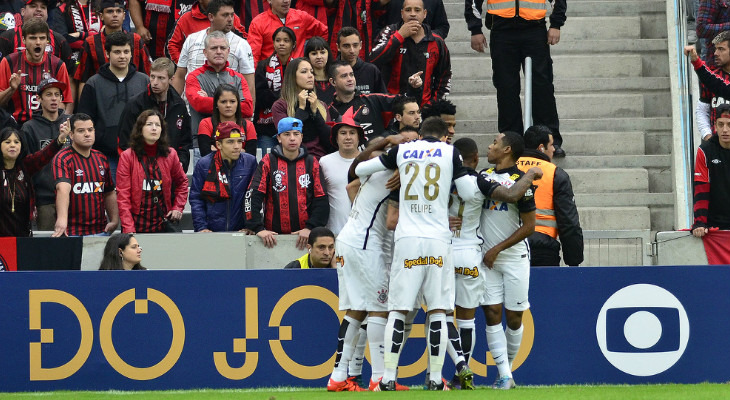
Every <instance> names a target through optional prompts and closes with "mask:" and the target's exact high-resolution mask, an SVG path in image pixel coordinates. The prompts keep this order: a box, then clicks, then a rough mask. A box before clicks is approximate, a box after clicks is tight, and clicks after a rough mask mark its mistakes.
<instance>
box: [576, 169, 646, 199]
mask: <svg viewBox="0 0 730 400" xmlns="http://www.w3.org/2000/svg"><path fill="white" fill-rule="evenodd" d="M567 172H568V174H570V180H571V182H572V183H573V192H575V193H617V195H619V196H620V194H621V193H648V192H649V172H648V171H647V170H645V169H643V168H601V169H570V170H567Z"/></svg>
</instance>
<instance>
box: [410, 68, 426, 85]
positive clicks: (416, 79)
mask: <svg viewBox="0 0 730 400" xmlns="http://www.w3.org/2000/svg"><path fill="white" fill-rule="evenodd" d="M421 75H423V71H418V72H416V73H415V74H413V75H411V76H409V77H408V84H409V85H411V87H412V88H414V89H418V88H420V87H421V86H423V79H421Z"/></svg>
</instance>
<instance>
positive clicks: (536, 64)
mask: <svg viewBox="0 0 730 400" xmlns="http://www.w3.org/2000/svg"><path fill="white" fill-rule="evenodd" d="M489 42H490V44H489V45H490V48H491V50H490V53H491V57H492V82H493V83H494V87H495V88H496V89H497V109H498V113H499V119H498V123H497V126H498V128H499V131H500V132H505V131H514V132H517V133H520V134H522V133H523V132H524V127H523V124H522V104H521V103H520V69H521V68H522V65H523V62H524V59H525V57H531V58H532V121H533V124H535V125H546V126H547V127H548V128H550V129H551V130H552V131H553V140H554V141H555V144H556V145H559V146H562V144H563V138H562V136H560V122H559V120H558V110H557V107H556V105H555V89H554V87H553V59H552V58H551V57H550V45H548V44H547V28H546V27H545V26H544V25H543V26H535V27H530V28H521V29H506V30H499V29H498V30H492V31H491V33H490V37H489Z"/></svg>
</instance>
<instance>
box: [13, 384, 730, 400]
mask: <svg viewBox="0 0 730 400" xmlns="http://www.w3.org/2000/svg"><path fill="white" fill-rule="evenodd" d="M343 398H345V399H365V398H369V399H376V398H377V399H400V400H412V399H413V400H415V399H426V398H432V399H436V398H439V399H446V398H453V399H459V400H470V399H474V400H477V399H479V400H483V399H485V398H489V399H510V400H513V399H525V400H528V399H529V400H535V399H538V400H542V399H545V400H553V399H554V400H558V399H561V400H562V399H566V398H571V399H581V400H583V399H588V400H590V399H596V400H633V399H661V400H674V399H677V400H679V399H681V400H685V399H692V400H699V399H713V400H714V399H730V386H728V384H711V383H701V384H696V385H678V384H671V385H586V386H582V385H580V386H579V385H575V386H569V385H565V386H520V387H517V388H516V389H513V390H510V391H495V390H492V389H490V388H486V387H477V390H475V391H451V392H447V393H443V392H441V393H434V392H427V391H424V390H422V389H421V388H419V387H412V390H411V391H409V392H397V393H370V392H363V393H328V392H327V391H326V390H325V389H307V388H264V389H237V390H212V389H210V390H179V391H156V392H124V391H108V392H39V393H0V399H69V400H71V399H74V400H77V399H78V400H91V399H105V400H106V399H111V400H147V399H163V400H164V399H195V400H199V399H200V400H207V399H211V400H212V399H216V400H218V399H261V400H300V399H301V400H312V399H343Z"/></svg>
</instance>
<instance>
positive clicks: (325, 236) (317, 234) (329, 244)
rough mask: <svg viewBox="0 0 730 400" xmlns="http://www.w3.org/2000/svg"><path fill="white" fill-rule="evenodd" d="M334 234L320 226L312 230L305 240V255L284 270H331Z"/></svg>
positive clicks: (333, 253) (333, 257)
mask: <svg viewBox="0 0 730 400" xmlns="http://www.w3.org/2000/svg"><path fill="white" fill-rule="evenodd" d="M334 261H335V234H334V233H332V231H331V230H329V229H327V228H325V227H323V226H320V227H317V228H314V229H312V231H311V232H310V233H309V239H308V240H307V254H305V255H303V256H301V257H299V258H297V259H296V260H294V261H292V262H290V263H289V264H287V265H286V266H285V267H284V268H286V269H292V268H293V269H300V268H301V269H309V268H333V266H334Z"/></svg>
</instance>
